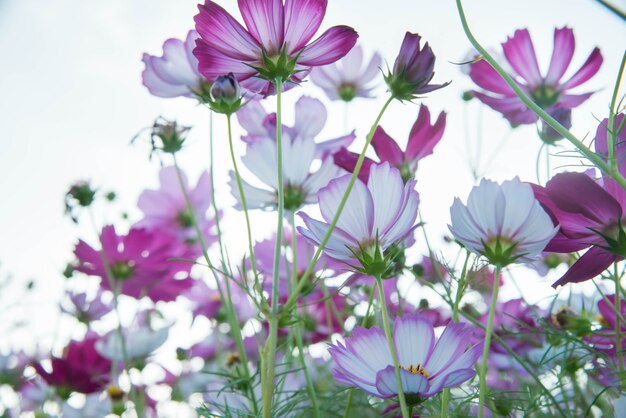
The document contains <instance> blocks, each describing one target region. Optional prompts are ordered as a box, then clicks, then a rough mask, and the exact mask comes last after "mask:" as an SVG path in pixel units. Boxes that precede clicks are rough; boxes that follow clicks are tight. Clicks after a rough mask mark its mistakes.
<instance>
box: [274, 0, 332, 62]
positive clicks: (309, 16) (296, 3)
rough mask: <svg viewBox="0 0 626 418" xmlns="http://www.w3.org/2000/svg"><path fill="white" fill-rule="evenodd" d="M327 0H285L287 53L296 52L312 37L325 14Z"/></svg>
mask: <svg viewBox="0 0 626 418" xmlns="http://www.w3.org/2000/svg"><path fill="white" fill-rule="evenodd" d="M327 4H328V0H286V1H285V43H286V47H287V54H288V55H292V54H294V53H298V52H299V51H300V50H301V49H302V48H304V46H305V45H306V44H307V43H308V42H309V41H310V40H311V38H313V35H315V32H317V30H318V29H319V27H320V25H321V24H322V19H324V15H325V14H326V6H327Z"/></svg>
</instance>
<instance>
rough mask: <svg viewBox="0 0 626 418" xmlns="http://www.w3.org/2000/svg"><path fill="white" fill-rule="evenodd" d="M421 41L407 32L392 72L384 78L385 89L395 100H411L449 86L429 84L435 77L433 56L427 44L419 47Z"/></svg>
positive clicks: (418, 37) (445, 84) (416, 35)
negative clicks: (386, 88)
mask: <svg viewBox="0 0 626 418" xmlns="http://www.w3.org/2000/svg"><path fill="white" fill-rule="evenodd" d="M421 40H422V38H421V37H420V36H419V35H418V34H416V33H410V32H407V33H406V34H405V35H404V40H403V41H402V46H401V47H400V52H399V53H398V57H397V58H396V62H395V63H394V64H393V71H391V72H390V73H389V74H387V75H386V76H385V82H386V83H387V87H388V88H389V91H390V92H391V94H392V95H393V97H395V98H396V99H399V100H413V99H415V98H417V96H418V95H422V94H426V93H429V92H431V91H435V90H438V89H440V88H443V87H445V86H447V85H448V84H450V83H449V82H448V83H444V84H430V81H431V80H432V79H433V77H434V76H435V72H434V70H435V54H434V53H433V50H432V49H431V48H430V46H429V45H428V42H426V43H425V44H424V46H423V47H420V43H421Z"/></svg>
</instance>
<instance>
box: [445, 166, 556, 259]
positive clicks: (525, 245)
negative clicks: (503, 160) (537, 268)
mask: <svg viewBox="0 0 626 418" xmlns="http://www.w3.org/2000/svg"><path fill="white" fill-rule="evenodd" d="M450 217H451V220H452V224H451V225H449V228H450V232H452V234H453V235H454V238H456V239H457V240H458V241H459V242H460V243H461V244H463V245H464V246H465V247H466V248H467V249H468V250H470V251H472V252H473V253H475V254H478V255H484V256H485V257H487V258H488V259H489V261H490V262H491V263H492V264H500V265H501V266H504V265H507V264H509V263H512V262H531V261H533V260H535V259H536V258H537V257H538V256H539V255H540V254H541V251H543V249H544V248H545V247H546V245H547V244H548V242H550V240H551V239H552V238H553V237H554V235H555V234H556V233H557V231H558V229H559V228H558V226H557V227H555V226H554V224H553V222H552V219H551V218H550V216H549V215H548V214H547V213H546V211H545V210H544V209H543V208H542V207H541V205H540V204H539V201H537V200H536V199H535V196H534V194H533V190H532V187H531V186H530V184H528V183H522V182H521V181H520V179H519V178H518V177H515V178H514V179H513V180H509V181H505V182H504V183H502V185H499V184H498V183H496V182H493V181H491V180H486V179H483V180H481V182H480V184H479V185H478V186H476V187H474V188H473V189H472V191H471V192H470V194H469V197H468V199H467V205H464V204H463V203H462V202H461V200H460V199H459V198H455V199H454V203H453V204H452V207H451V208H450Z"/></svg>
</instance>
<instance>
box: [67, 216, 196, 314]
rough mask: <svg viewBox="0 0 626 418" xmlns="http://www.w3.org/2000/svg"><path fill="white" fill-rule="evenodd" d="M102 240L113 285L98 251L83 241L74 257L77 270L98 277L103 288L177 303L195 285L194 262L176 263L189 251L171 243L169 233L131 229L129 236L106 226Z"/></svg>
mask: <svg viewBox="0 0 626 418" xmlns="http://www.w3.org/2000/svg"><path fill="white" fill-rule="evenodd" d="M100 239H101V241H102V243H103V252H104V255H105V256H106V260H107V261H108V263H109V268H110V272H111V275H112V278H111V282H112V283H109V279H108V277H107V272H106V269H105V266H104V263H103V257H102V254H100V251H99V250H97V249H95V248H93V247H91V246H90V245H89V244H87V243H86V242H84V241H82V240H81V241H79V242H78V244H77V245H76V248H75V249H74V254H75V255H76V257H77V259H78V266H77V267H76V270H78V271H80V272H83V273H85V274H89V275H92V276H99V277H100V278H101V279H102V280H101V282H100V286H101V288H102V289H105V290H113V289H112V288H111V285H112V286H113V287H114V288H117V291H119V293H120V294H124V295H127V296H131V297H134V298H141V297H143V296H147V297H149V298H150V299H151V300H153V301H154V302H158V301H172V300H175V299H176V298H177V297H178V295H180V294H181V293H183V292H184V291H185V290H187V289H189V288H190V287H191V286H192V284H193V280H192V279H191V278H189V271H190V270H191V267H192V263H191V262H185V261H175V260H174V259H177V260H178V259H182V260H188V259H189V258H190V250H189V249H188V248H187V247H185V246H183V245H181V244H179V243H177V242H176V241H172V239H171V236H170V235H169V234H161V233H157V232H156V231H155V232H148V231H147V230H145V229H137V228H132V229H131V230H130V231H129V232H128V234H127V235H118V234H117V233H116V232H115V227H113V226H105V227H104V228H103V229H102V234H101V236H100ZM180 276H184V278H179V277H180Z"/></svg>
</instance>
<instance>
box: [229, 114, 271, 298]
mask: <svg viewBox="0 0 626 418" xmlns="http://www.w3.org/2000/svg"><path fill="white" fill-rule="evenodd" d="M226 123H227V125H228V147H229V149H230V159H231V162H232V164H233V171H234V172H235V181H236V182H237V190H238V191H239V197H240V198H241V208H242V209H243V215H244V217H245V219H246V235H247V238H248V252H249V253H250V265H251V267H252V274H253V276H254V288H255V290H256V292H257V295H259V297H261V298H262V297H263V292H262V290H261V284H260V282H259V273H258V272H257V268H256V256H255V255H254V247H253V244H252V227H251V226H250V216H249V214H248V204H247V202H246V195H245V193H244V191H243V183H242V182H241V175H240V174H239V168H238V167H237V159H236V158H235V149H234V147H233V135H232V123H231V115H230V114H227V115H226Z"/></svg>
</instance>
